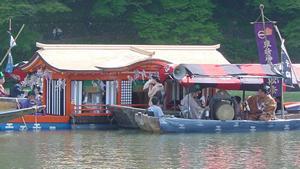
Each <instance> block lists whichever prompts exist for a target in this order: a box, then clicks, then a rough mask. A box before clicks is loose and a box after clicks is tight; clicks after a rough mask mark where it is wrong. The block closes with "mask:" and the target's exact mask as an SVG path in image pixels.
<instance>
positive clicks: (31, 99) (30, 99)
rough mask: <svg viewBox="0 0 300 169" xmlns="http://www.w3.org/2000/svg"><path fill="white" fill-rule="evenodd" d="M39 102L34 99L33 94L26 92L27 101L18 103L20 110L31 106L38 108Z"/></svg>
mask: <svg viewBox="0 0 300 169" xmlns="http://www.w3.org/2000/svg"><path fill="white" fill-rule="evenodd" d="M40 105H41V102H40V101H38V100H36V99H35V94H34V92H32V91H30V92H28V96H27V99H26V100H24V101H23V102H20V108H29V107H33V106H40Z"/></svg>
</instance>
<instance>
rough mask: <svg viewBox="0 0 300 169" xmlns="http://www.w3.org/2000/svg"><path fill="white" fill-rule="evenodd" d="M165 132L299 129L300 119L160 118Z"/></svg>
mask: <svg viewBox="0 0 300 169" xmlns="http://www.w3.org/2000/svg"><path fill="white" fill-rule="evenodd" d="M159 123H160V130H161V132H164V133H216V132H259V131H288V130H299V129H300V119H289V120H273V121H250V120H226V121H221V120H199V119H198V120H197V119H181V118H161V119H159Z"/></svg>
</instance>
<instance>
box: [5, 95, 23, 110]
mask: <svg viewBox="0 0 300 169" xmlns="http://www.w3.org/2000/svg"><path fill="white" fill-rule="evenodd" d="M22 100H25V98H11V97H0V112H2V111H9V110H15V109H16V108H17V104H18V102H21V101H22Z"/></svg>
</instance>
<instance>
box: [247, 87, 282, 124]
mask: <svg viewBox="0 0 300 169" xmlns="http://www.w3.org/2000/svg"><path fill="white" fill-rule="evenodd" d="M270 90H271V88H270V86H267V85H262V86H261V87H260V88H259V90H258V93H257V95H254V96H250V97H249V98H248V99H247V102H248V105H249V109H250V113H249V116H248V118H249V120H264V121H268V120H272V119H275V110H276V102H275V100H274V99H273V98H272V96H271V95H270Z"/></svg>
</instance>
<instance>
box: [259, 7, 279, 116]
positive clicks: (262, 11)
mask: <svg viewBox="0 0 300 169" xmlns="http://www.w3.org/2000/svg"><path fill="white" fill-rule="evenodd" d="M259 9H260V13H261V18H262V24H263V30H264V39H265V41H266V40H267V35H266V24H265V15H264V5H263V4H260V5H259ZM275 29H276V28H275ZM280 38H281V36H280ZM266 61H267V63H268V64H269V65H270V66H271V68H272V67H274V65H273V63H272V61H271V60H270V58H268V56H266ZM280 61H281V62H282V56H281V57H280ZM281 73H282V72H281ZM283 78H284V77H281V78H280V79H279V80H280V82H279V83H280V89H281V92H280V94H281V97H280V102H281V118H284V110H283V102H284V99H283Z"/></svg>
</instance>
